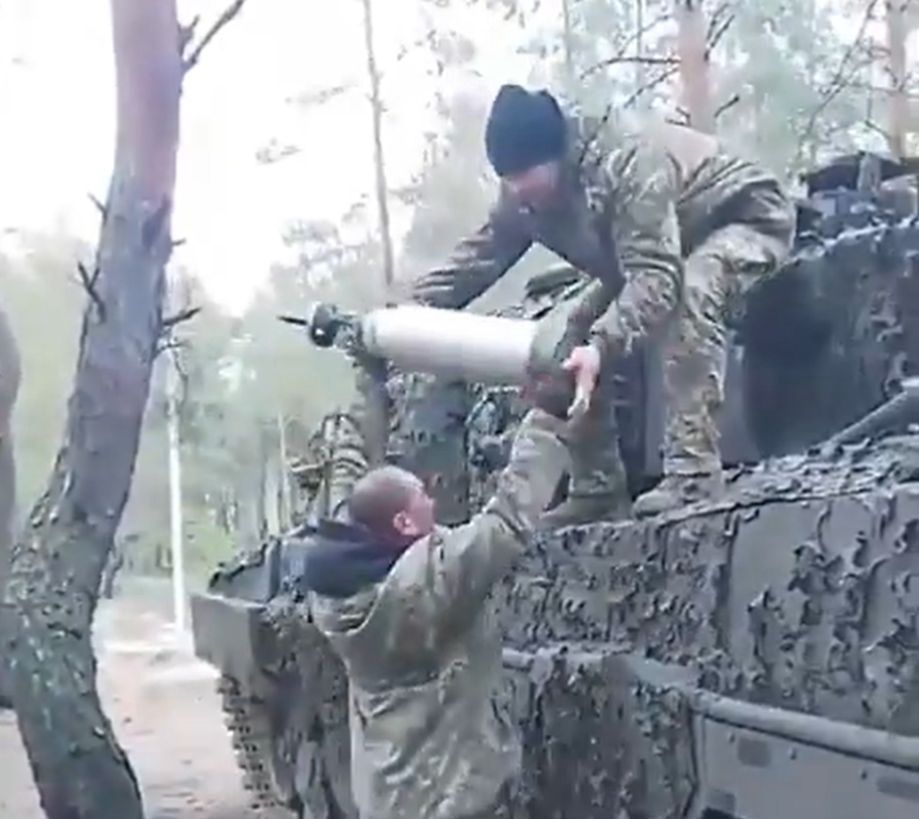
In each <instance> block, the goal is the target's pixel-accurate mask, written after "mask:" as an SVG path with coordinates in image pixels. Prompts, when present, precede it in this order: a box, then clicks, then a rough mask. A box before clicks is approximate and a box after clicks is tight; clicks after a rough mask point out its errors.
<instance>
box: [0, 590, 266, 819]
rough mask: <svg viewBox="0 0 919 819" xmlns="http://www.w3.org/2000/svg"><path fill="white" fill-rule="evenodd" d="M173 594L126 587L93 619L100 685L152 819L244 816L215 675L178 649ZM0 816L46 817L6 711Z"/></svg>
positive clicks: (0, 747) (1, 731) (0, 718)
mask: <svg viewBox="0 0 919 819" xmlns="http://www.w3.org/2000/svg"><path fill="white" fill-rule="evenodd" d="M167 591H168V589H166V588H165V587H163V586H162V585H161V584H150V585H147V586H144V585H143V584H141V585H140V586H139V587H138V588H136V589H135V588H134V584H132V585H131V586H130V587H129V590H128V592H127V593H126V596H125V597H121V598H120V599H118V600H116V601H114V602H105V603H103V604H102V605H101V607H100V611H99V613H98V616H97V620H96V645H97V656H98V657H99V663H100V678H99V679H100V688H101V691H102V697H103V700H104V702H105V705H106V709H107V713H108V715H109V717H110V719H111V720H112V722H113V724H114V725H115V730H116V733H117V736H118V739H119V741H120V742H121V743H122V745H123V746H124V747H125V748H126V750H127V752H128V755H129V757H130V758H131V761H132V763H133V765H134V770H135V772H136V773H137V775H138V778H139V779H140V782H141V787H142V789H143V794H144V803H145V806H146V815H147V817H148V819H186V817H187V819H244V817H245V818H246V819H248V818H249V817H252V816H253V815H254V814H253V813H251V812H250V811H249V810H248V809H247V800H246V797H245V793H244V791H243V789H242V786H241V780H240V776H239V774H238V773H237V769H236V764H235V761H234V759H233V751H232V748H231V747H230V741H229V738H228V736H227V733H226V730H225V728H224V726H223V721H222V716H221V713H220V708H219V704H218V699H217V694H216V692H215V687H214V686H215V674H214V672H213V671H212V670H211V669H210V668H209V667H208V666H206V665H204V664H203V663H200V662H198V661H197V660H196V659H195V658H194V657H193V656H192V654H191V649H190V646H188V645H187V643H186V644H185V646H184V647H179V646H178V645H177V641H176V640H175V638H174V637H173V633H172V630H171V628H170V626H169V608H168V602H169V599H168V594H167V593H166V592H167ZM0 759H2V760H3V765H0V819H43V817H44V814H43V813H42V811H41V809H40V808H39V805H38V798H37V796H36V793H35V788H34V785H33V783H32V777H31V773H30V771H29V767H28V762H27V761H26V757H25V753H24V752H23V750H22V745H21V743H20V740H19V733H18V731H17V729H16V722H15V717H14V715H13V714H11V713H10V712H8V711H0Z"/></svg>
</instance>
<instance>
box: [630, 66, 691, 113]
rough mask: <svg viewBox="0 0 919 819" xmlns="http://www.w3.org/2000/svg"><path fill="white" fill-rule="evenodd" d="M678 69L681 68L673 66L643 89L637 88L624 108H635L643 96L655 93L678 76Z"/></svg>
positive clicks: (646, 84) (651, 80) (643, 86)
mask: <svg viewBox="0 0 919 819" xmlns="http://www.w3.org/2000/svg"><path fill="white" fill-rule="evenodd" d="M678 68H679V66H676V65H671V66H669V67H668V68H666V69H665V70H664V71H661V72H660V73H659V74H657V75H655V76H654V77H652V78H651V79H650V80H648V81H647V82H646V83H645V84H644V85H642V86H641V88H637V89H635V91H634V92H633V93H631V94H629V96H628V97H626V99H625V101H624V102H623V103H622V107H623V108H630V107H631V106H633V105H634V104H635V103H636V102H638V100H639V99H641V97H642V96H643V95H645V94H647V93H648V92H649V91H653V90H654V89H655V88H657V86H659V85H661V84H662V83H665V82H667V80H669V79H670V78H671V77H672V76H673V75H674V74H676V72H677V69H678Z"/></svg>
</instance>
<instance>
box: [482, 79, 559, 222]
mask: <svg viewBox="0 0 919 819" xmlns="http://www.w3.org/2000/svg"><path fill="white" fill-rule="evenodd" d="M567 141H568V129H567V125H566V123H565V117H564V115H563V114H562V111H561V108H559V105H558V102H556V100H555V98H554V97H553V96H552V95H551V94H549V93H548V92H547V91H538V92H536V93H531V92H529V91H527V90H525V89H524V88H521V87H520V86H519V85H505V86H502V88H501V90H500V91H499V92H498V96H497V97H495V101H494V103H493V104H492V107H491V113H490V114H489V115H488V123H487V125H486V127H485V150H486V153H487V154H488V160H489V162H491V165H492V167H493V168H494V169H495V173H497V174H498V176H499V177H501V182H502V184H503V185H504V187H505V189H506V190H507V191H508V192H509V193H510V194H511V196H512V197H514V198H515V199H516V200H517V201H519V202H520V203H521V204H523V205H526V206H528V207H530V208H533V209H535V210H539V209H542V208H545V207H547V206H550V205H551V204H552V203H553V202H554V201H555V199H556V197H557V195H558V192H559V190H560V187H561V185H560V183H561V177H562V168H561V166H562V159H563V158H564V155H565V151H566V147H567Z"/></svg>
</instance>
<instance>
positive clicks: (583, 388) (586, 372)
mask: <svg viewBox="0 0 919 819" xmlns="http://www.w3.org/2000/svg"><path fill="white" fill-rule="evenodd" d="M600 363H601V362H600V351H599V350H598V349H597V348H596V347H595V346H594V345H593V344H584V345H582V346H580V347H575V348H574V350H572V351H571V355H569V356H568V358H566V359H565V361H564V363H563V364H562V369H564V370H567V371H568V372H570V373H572V375H573V376H574V400H573V401H572V402H571V406H570V407H568V417H569V418H571V419H577V418H582V417H583V416H584V415H585V414H586V413H587V410H588V408H589V407H590V399H591V396H592V395H593V393H594V390H595V389H596V387H597V379H598V378H599V377H600Z"/></svg>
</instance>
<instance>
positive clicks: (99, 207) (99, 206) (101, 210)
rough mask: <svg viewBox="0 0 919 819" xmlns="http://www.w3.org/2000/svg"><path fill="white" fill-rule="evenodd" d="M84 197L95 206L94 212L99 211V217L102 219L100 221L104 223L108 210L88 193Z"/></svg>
mask: <svg viewBox="0 0 919 819" xmlns="http://www.w3.org/2000/svg"><path fill="white" fill-rule="evenodd" d="M86 195H87V196H88V197H89V201H90V202H92V203H93V204H94V205H95V206H96V210H98V211H99V215H100V216H101V217H102V221H103V222H104V221H105V217H106V216H107V215H108V209H107V208H106V207H105V205H103V204H102V202H101V201H100V200H99V199H97V198H96V197H95V196H93V195H92V194H91V193H88V194H86Z"/></svg>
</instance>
